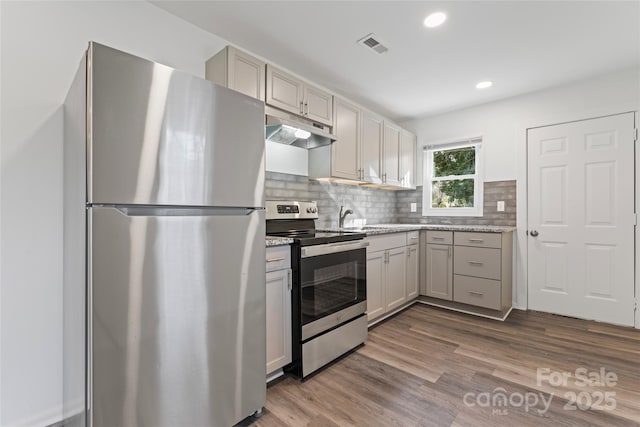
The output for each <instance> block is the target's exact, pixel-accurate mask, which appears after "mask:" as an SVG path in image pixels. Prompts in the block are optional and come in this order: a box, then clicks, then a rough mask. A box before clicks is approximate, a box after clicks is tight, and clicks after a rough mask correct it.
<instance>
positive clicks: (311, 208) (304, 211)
mask: <svg viewBox="0 0 640 427" xmlns="http://www.w3.org/2000/svg"><path fill="white" fill-rule="evenodd" d="M265 207H266V218H267V219H317V218H318V205H317V204H316V202H299V201H292V200H267V202H266V206H265Z"/></svg>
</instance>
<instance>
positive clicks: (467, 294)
mask: <svg viewBox="0 0 640 427" xmlns="http://www.w3.org/2000/svg"><path fill="white" fill-rule="evenodd" d="M501 289H502V286H501V282H500V281H499V280H490V279H480V278H477V277H468V276H459V275H457V274H454V275H453V300H454V301H456V302H461V303H464V304H470V305H476V306H479V307H485V308H490V309H493V310H500V308H501V305H500V303H501V300H500V294H501Z"/></svg>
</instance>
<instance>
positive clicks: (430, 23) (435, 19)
mask: <svg viewBox="0 0 640 427" xmlns="http://www.w3.org/2000/svg"><path fill="white" fill-rule="evenodd" d="M446 20H447V15H445V14H444V13H442V12H435V13H432V14H431V15H429V16H427V17H426V18H424V26H425V27H427V28H435V27H438V26H440V25H442V23H443V22H444V21H446Z"/></svg>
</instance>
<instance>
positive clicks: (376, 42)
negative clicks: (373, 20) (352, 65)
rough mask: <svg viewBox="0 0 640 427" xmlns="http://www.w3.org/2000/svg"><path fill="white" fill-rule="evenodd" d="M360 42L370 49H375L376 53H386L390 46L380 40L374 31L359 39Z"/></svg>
mask: <svg viewBox="0 0 640 427" xmlns="http://www.w3.org/2000/svg"><path fill="white" fill-rule="evenodd" d="M358 43H359V44H361V45H362V46H364V47H366V48H368V49H371V50H373V51H374V52H376V53H385V52H386V51H388V50H389V48H388V47H387V46H386V45H385V42H383V41H382V40H380V39H379V38H378V37H377V36H376V35H375V34H373V33H371V34H368V35H366V36H364V37H363V38H361V39H360V40H358Z"/></svg>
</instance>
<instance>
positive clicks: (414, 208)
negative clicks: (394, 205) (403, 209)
mask: <svg viewBox="0 0 640 427" xmlns="http://www.w3.org/2000/svg"><path fill="white" fill-rule="evenodd" d="M410 208H411V212H417V211H418V204H417V203H411V206H410Z"/></svg>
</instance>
